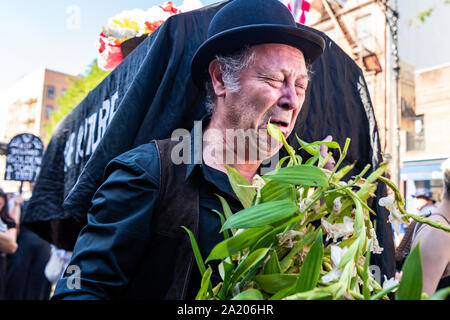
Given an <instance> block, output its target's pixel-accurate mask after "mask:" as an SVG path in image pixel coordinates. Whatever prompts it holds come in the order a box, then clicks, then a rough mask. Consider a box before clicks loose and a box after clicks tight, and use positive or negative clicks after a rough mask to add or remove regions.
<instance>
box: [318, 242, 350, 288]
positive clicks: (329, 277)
mask: <svg viewBox="0 0 450 320" xmlns="http://www.w3.org/2000/svg"><path fill="white" fill-rule="evenodd" d="M330 249H331V267H332V270H331V271H330V272H328V273H327V274H326V275H324V276H323V277H322V282H323V283H328V282H331V281H333V280H337V279H339V278H340V277H341V275H342V269H338V266H339V263H341V259H342V257H343V256H344V255H345V253H346V252H347V249H348V248H347V247H344V248H343V249H342V248H341V247H339V246H335V245H332V246H331V247H330Z"/></svg>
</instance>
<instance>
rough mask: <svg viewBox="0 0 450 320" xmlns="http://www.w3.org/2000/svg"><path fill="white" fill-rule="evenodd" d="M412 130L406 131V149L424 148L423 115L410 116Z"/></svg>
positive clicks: (416, 149) (418, 149)
mask: <svg viewBox="0 0 450 320" xmlns="http://www.w3.org/2000/svg"><path fill="white" fill-rule="evenodd" d="M412 120H413V121H414V131H408V132H406V151H420V150H425V130H424V127H423V115H421V116H417V117H414V118H412Z"/></svg>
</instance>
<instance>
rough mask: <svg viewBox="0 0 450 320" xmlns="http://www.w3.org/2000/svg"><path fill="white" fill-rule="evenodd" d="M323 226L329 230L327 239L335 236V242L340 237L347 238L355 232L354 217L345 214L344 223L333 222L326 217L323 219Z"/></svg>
mask: <svg viewBox="0 0 450 320" xmlns="http://www.w3.org/2000/svg"><path fill="white" fill-rule="evenodd" d="M321 221H322V226H323V227H324V229H325V231H326V232H327V239H326V240H328V239H330V238H333V242H336V241H337V240H338V239H339V238H341V237H344V238H345V239H346V238H347V237H349V236H351V235H352V234H353V219H352V218H350V217H347V216H345V217H344V221H343V222H342V223H334V224H331V223H329V222H328V221H327V220H325V219H324V218H322V219H321Z"/></svg>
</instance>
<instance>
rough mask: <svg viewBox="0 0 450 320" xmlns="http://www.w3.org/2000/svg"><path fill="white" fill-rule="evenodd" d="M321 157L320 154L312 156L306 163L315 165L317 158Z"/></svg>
mask: <svg viewBox="0 0 450 320" xmlns="http://www.w3.org/2000/svg"><path fill="white" fill-rule="evenodd" d="M319 158H320V156H319V155H316V156H312V157H311V158H309V159H308V160H306V162H305V165H308V166H314V164H315V163H316V162H317V160H319Z"/></svg>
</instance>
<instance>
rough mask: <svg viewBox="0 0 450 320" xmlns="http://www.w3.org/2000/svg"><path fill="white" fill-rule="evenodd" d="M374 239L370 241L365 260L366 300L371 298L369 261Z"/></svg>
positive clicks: (364, 286)
mask: <svg viewBox="0 0 450 320" xmlns="http://www.w3.org/2000/svg"><path fill="white" fill-rule="evenodd" d="M372 245H373V240H372V241H370V244H369V248H368V249H367V252H366V256H365V260H364V269H363V270H364V273H363V276H362V281H363V295H364V299H365V300H369V299H370V288H369V272H370V271H369V263H370V255H371V250H372Z"/></svg>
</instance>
